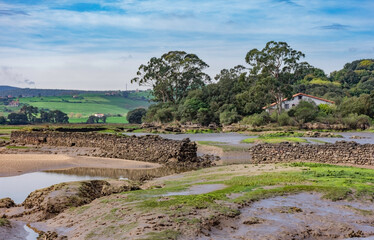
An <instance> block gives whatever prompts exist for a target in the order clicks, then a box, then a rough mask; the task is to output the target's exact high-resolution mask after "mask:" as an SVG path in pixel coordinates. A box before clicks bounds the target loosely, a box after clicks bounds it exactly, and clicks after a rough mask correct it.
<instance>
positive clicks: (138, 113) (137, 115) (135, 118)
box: [126, 108, 147, 124]
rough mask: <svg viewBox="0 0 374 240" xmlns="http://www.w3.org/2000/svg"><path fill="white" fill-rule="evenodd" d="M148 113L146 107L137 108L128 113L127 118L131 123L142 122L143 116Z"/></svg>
mask: <svg viewBox="0 0 374 240" xmlns="http://www.w3.org/2000/svg"><path fill="white" fill-rule="evenodd" d="M146 113H147V110H145V109H144V108H137V109H134V110H131V111H129V112H128V113H127V116H126V119H127V121H128V122H129V123H137V124H141V123H142V118H143V117H144V116H145V114H146Z"/></svg>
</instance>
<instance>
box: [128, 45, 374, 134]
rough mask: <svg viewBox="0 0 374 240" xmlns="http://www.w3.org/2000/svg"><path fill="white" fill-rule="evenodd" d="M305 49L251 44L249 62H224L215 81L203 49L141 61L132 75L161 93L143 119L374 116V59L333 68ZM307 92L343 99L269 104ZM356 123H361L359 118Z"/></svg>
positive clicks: (283, 121)
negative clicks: (311, 59)
mask: <svg viewBox="0 0 374 240" xmlns="http://www.w3.org/2000/svg"><path fill="white" fill-rule="evenodd" d="M304 57H305V54H304V53H302V52H300V51H297V50H294V49H293V48H291V46H289V45H288V44H287V43H285V42H274V41H271V42H268V43H267V44H266V45H265V47H264V48H263V49H261V50H258V49H251V50H249V51H248V52H247V54H245V56H244V60H245V61H244V63H243V65H238V66H235V67H232V68H229V69H222V70H221V71H220V73H219V74H217V75H216V76H215V77H214V81H213V82H211V79H210V78H209V76H208V75H207V74H206V73H204V70H206V68H208V65H207V64H206V63H205V62H204V61H203V60H202V59H200V58H199V57H198V56H197V55H195V54H192V53H186V52H183V51H171V52H168V53H166V54H164V55H162V56H161V57H160V58H152V59H150V61H149V62H148V63H147V64H145V65H141V66H140V67H139V71H138V73H137V75H138V76H137V77H136V78H134V79H133V80H132V81H133V82H136V83H139V84H140V85H148V86H151V87H152V91H153V96H154V99H153V101H154V102H155V104H153V105H151V106H150V107H149V109H148V110H147V113H146V115H145V116H144V117H143V121H146V122H160V123H168V122H174V121H177V122H181V123H186V122H192V123H199V124H202V125H209V124H211V123H215V124H232V123H237V122H240V121H241V122H242V123H246V124H251V125H263V124H268V123H271V122H273V123H277V124H279V125H301V124H304V123H306V122H315V121H317V122H322V123H329V124H332V123H343V124H351V122H352V121H353V122H355V121H356V120H357V121H361V122H364V123H363V125H362V126H365V127H367V126H368V125H370V124H371V123H372V118H373V117H374V59H362V60H356V61H353V62H352V63H347V64H345V66H344V68H343V69H341V70H339V71H334V72H332V73H330V74H329V75H327V74H326V73H325V72H324V71H323V70H322V69H319V68H316V67H313V66H311V65H310V64H309V63H307V62H303V61H302V59H303V58H304ZM296 93H305V94H309V95H313V96H316V97H320V98H325V99H328V100H331V101H334V102H335V105H331V106H321V105H320V106H313V105H310V104H311V103H303V104H301V106H297V107H295V108H294V109H291V110H292V111H291V110H290V111H283V109H282V106H281V104H278V107H277V111H276V113H273V114H272V115H269V114H268V113H266V112H264V111H263V107H265V106H267V105H269V104H271V103H273V102H280V101H281V100H282V99H284V98H291V97H292V95H293V94H296ZM353 127H354V126H353Z"/></svg>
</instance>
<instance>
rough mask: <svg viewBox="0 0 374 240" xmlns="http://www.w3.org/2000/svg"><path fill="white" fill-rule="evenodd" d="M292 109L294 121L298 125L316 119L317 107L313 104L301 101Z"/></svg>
mask: <svg viewBox="0 0 374 240" xmlns="http://www.w3.org/2000/svg"><path fill="white" fill-rule="evenodd" d="M294 109H295V120H296V121H297V122H298V123H299V124H303V123H306V122H311V121H313V120H314V119H315V118H316V117H317V113H318V107H317V106H316V105H315V104H313V103H310V102H306V101H301V102H300V103H299V105H297V106H296V107H295V108H294Z"/></svg>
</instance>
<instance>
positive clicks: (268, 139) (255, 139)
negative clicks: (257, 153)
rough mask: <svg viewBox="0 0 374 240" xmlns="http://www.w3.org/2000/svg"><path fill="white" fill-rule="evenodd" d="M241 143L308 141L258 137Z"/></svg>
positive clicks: (303, 141)
mask: <svg viewBox="0 0 374 240" xmlns="http://www.w3.org/2000/svg"><path fill="white" fill-rule="evenodd" d="M241 142H242V143H282V142H299V143H307V142H308V141H307V140H306V139H303V138H298V137H258V138H247V139H244V140H242V141H241Z"/></svg>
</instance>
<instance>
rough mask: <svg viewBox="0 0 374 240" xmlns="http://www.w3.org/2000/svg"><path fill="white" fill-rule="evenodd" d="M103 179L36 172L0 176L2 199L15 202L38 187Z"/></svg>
mask: <svg viewBox="0 0 374 240" xmlns="http://www.w3.org/2000/svg"><path fill="white" fill-rule="evenodd" d="M93 179H103V177H101V176H77V175H67V174H58V173H47V172H35V173H26V174H22V175H18V176H12V177H1V178H0V189H1V190H0V199H1V198H6V197H10V198H11V199H13V201H14V202H15V203H17V204H18V203H22V202H23V201H24V200H25V199H26V197H27V196H28V195H29V194H30V193H31V192H32V191H35V190H37V189H41V188H45V187H49V186H51V185H53V184H58V183H62V182H73V181H84V180H93Z"/></svg>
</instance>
